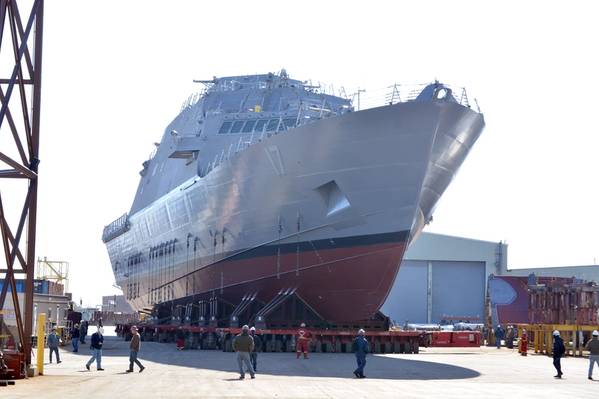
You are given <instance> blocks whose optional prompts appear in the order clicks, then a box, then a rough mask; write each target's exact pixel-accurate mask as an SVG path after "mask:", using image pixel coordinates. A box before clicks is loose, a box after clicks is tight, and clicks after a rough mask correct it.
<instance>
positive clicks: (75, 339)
mask: <svg viewBox="0 0 599 399" xmlns="http://www.w3.org/2000/svg"><path fill="white" fill-rule="evenodd" d="M79 335H80V331H79V324H75V325H74V326H73V329H72V330H71V344H73V353H77V352H79Z"/></svg>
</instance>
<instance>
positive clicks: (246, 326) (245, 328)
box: [241, 324, 250, 331]
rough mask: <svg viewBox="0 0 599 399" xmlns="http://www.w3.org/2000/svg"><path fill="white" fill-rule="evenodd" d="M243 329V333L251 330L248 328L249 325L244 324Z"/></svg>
mask: <svg viewBox="0 0 599 399" xmlns="http://www.w3.org/2000/svg"><path fill="white" fill-rule="evenodd" d="M241 329H242V330H243V331H247V330H249V329H250V328H249V327H248V325H247V324H244V325H243V327H241Z"/></svg>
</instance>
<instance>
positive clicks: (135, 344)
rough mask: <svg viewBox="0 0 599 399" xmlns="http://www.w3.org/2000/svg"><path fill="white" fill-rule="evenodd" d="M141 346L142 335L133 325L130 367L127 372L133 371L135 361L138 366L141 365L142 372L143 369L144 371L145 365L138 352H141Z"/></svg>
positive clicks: (140, 370)
mask: <svg viewBox="0 0 599 399" xmlns="http://www.w3.org/2000/svg"><path fill="white" fill-rule="evenodd" d="M140 348H141V337H140V336H139V333H138V332H137V327H136V326H133V327H131V343H130V344H129V350H130V353H129V369H128V370H127V373H132V372H133V363H135V364H137V366H138V367H139V372H140V373H141V372H142V371H144V369H145V367H144V366H143V364H141V362H140V361H139V360H138V359H137V352H139V349H140Z"/></svg>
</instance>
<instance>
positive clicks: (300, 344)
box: [295, 323, 310, 359]
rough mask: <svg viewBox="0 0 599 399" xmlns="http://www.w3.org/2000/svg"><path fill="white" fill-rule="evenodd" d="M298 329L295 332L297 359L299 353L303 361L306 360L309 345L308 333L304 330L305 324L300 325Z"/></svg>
mask: <svg viewBox="0 0 599 399" xmlns="http://www.w3.org/2000/svg"><path fill="white" fill-rule="evenodd" d="M300 327H301V328H300V329H299V331H298V332H297V344H296V345H295V350H296V355H297V359H299V357H300V353H303V354H304V359H307V358H308V344H309V343H310V333H309V332H308V331H307V330H306V324H305V323H302V324H301V325H300Z"/></svg>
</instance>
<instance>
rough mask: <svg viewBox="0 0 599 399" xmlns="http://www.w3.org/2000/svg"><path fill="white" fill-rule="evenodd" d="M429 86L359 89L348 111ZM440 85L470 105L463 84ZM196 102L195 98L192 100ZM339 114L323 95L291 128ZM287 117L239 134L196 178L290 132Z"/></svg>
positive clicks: (412, 96) (405, 98)
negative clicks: (268, 127)
mask: <svg viewBox="0 0 599 399" xmlns="http://www.w3.org/2000/svg"><path fill="white" fill-rule="evenodd" d="M428 85H430V83H422V84H399V83H394V84H393V85H391V86H386V87H384V88H380V89H374V90H368V91H366V90H358V91H357V92H356V93H354V94H353V95H352V96H351V99H350V101H351V104H352V106H353V108H352V107H350V109H348V110H355V111H360V110H366V109H369V108H376V107H382V106H387V105H394V104H398V103H406V102H411V101H414V100H416V99H417V98H418V96H419V95H420V94H421V93H422V91H423V90H424V88H425V87H426V86H428ZM442 87H443V88H446V89H449V90H450V93H451V96H452V97H453V99H454V100H455V102H456V103H458V104H460V105H462V106H464V107H468V108H471V104H470V99H469V98H468V94H467V92H466V89H465V88H464V87H458V86H450V85H446V84H443V85H442ZM342 94H345V89H343V93H342ZM195 101H197V99H196V100H195ZM190 103H193V101H190ZM474 104H475V106H476V108H477V110H478V112H480V108H479V107H478V102H477V101H476V99H474ZM338 115H339V113H335V112H332V111H331V110H330V109H329V108H328V104H327V103H326V99H325V98H323V102H322V104H320V105H319V106H317V107H315V106H314V105H310V104H306V106H304V107H303V106H300V107H298V110H297V115H296V123H295V126H294V127H297V126H302V125H305V124H308V123H312V122H315V121H317V120H320V119H325V118H328V117H333V116H338ZM287 118H289V116H280V117H279V124H278V127H277V129H276V130H274V131H271V132H267V131H266V128H265V130H264V131H262V132H252V133H251V135H250V137H249V138H248V137H247V135H242V136H241V137H239V140H238V142H237V143H236V144H235V143H232V144H230V145H229V147H228V148H225V149H223V150H222V151H221V152H220V153H217V154H216V155H215V156H214V159H212V160H211V161H209V162H208V163H207V164H206V165H204V166H200V167H199V169H198V171H199V177H200V178H202V177H204V176H206V175H207V174H208V173H210V172H211V171H212V170H214V169H215V168H217V167H218V166H219V165H221V164H222V163H223V162H225V161H228V160H229V159H231V157H233V156H235V155H236V154H237V153H238V152H241V151H243V150H245V149H247V148H249V147H250V146H252V145H253V144H257V143H259V142H261V141H262V140H264V139H265V138H269V137H271V136H273V135H277V134H280V133H283V132H286V131H287V130H291V131H293V130H294V129H292V128H288V127H286V126H285V124H284V121H283V120H284V119H287Z"/></svg>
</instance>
